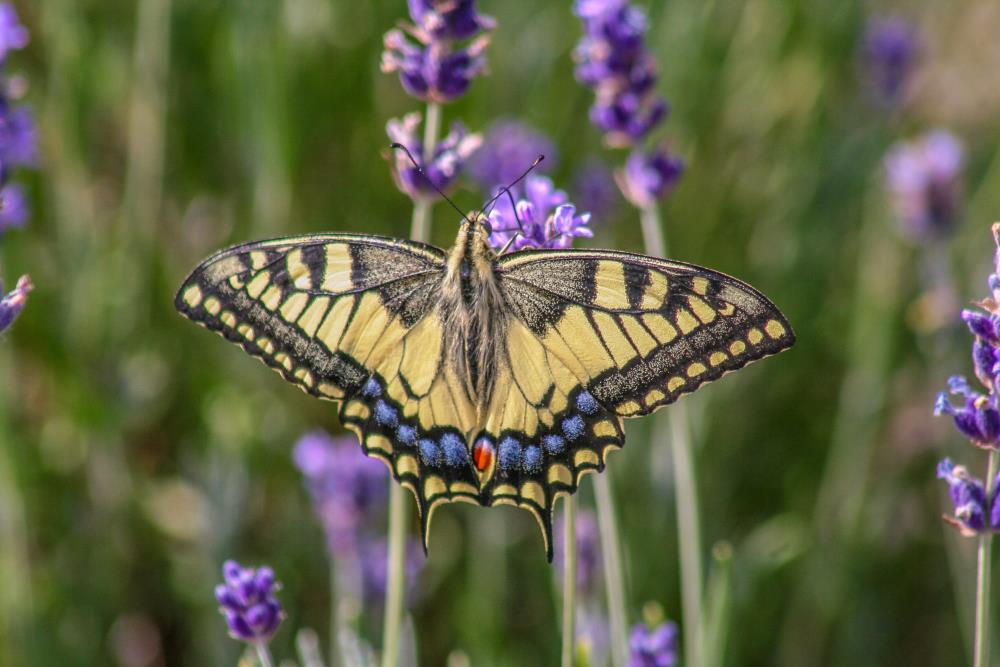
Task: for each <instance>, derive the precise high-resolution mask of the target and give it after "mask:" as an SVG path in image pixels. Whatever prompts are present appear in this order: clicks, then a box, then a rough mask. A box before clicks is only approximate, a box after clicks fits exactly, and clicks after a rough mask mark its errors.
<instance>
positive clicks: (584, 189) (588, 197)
mask: <svg viewBox="0 0 1000 667" xmlns="http://www.w3.org/2000/svg"><path fill="white" fill-rule="evenodd" d="M572 192H573V199H574V200H575V201H576V202H577V203H579V205H580V208H582V209H584V210H586V211H590V212H591V213H592V214H593V216H594V217H595V218H597V219H598V220H606V219H607V218H609V217H611V216H612V215H613V213H614V212H615V210H616V209H617V208H618V207H619V206H620V205H621V202H622V197H621V192H620V191H619V190H618V188H617V187H616V186H615V175H614V172H613V171H611V169H610V168H609V167H607V166H605V165H604V164H601V163H600V162H590V163H588V164H584V165H583V166H582V167H580V169H579V170H577V172H576V174H575V175H574V176H573V187H572Z"/></svg>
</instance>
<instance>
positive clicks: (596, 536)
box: [555, 510, 601, 593]
mask: <svg viewBox="0 0 1000 667" xmlns="http://www.w3.org/2000/svg"><path fill="white" fill-rule="evenodd" d="M564 521H565V519H564V517H563V515H561V514H560V515H559V519H558V524H557V526H556V533H555V534H556V537H555V540H556V543H555V551H556V553H557V556H556V558H555V562H556V568H557V569H558V570H559V581H560V582H562V580H563V576H562V568H563V567H564V566H565V561H564V559H563V558H562V557H561V556H560V555H559V554H562V553H563V552H564V550H565V548H566V531H565V529H564V525H565V524H564ZM600 572H601V540H600V533H599V531H598V527H597V517H596V516H595V515H594V513H593V512H591V511H589V510H581V511H580V512H579V514H578V515H577V517H576V585H577V588H579V589H580V590H581V591H583V592H584V593H590V592H593V591H594V590H595V584H596V582H597V578H598V576H599V575H600Z"/></svg>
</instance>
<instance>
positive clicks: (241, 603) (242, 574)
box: [215, 560, 284, 643]
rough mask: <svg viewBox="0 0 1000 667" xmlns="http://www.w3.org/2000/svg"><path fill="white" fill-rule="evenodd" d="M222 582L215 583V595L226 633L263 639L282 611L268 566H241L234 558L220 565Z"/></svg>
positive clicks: (251, 639)
mask: <svg viewBox="0 0 1000 667" xmlns="http://www.w3.org/2000/svg"><path fill="white" fill-rule="evenodd" d="M222 574H223V577H224V579H225V582H224V583H222V584H219V585H218V586H216V587H215V599H216V600H218V602H219V604H220V605H222V607H221V609H220V611H221V612H222V614H223V615H224V616H225V617H226V623H227V624H228V625H229V635H230V636H231V637H232V638H233V639H239V640H242V641H245V642H252V643H259V642H267V641H268V640H270V639H271V637H273V636H274V633H275V632H276V631H277V630H278V626H279V625H281V619H282V618H283V617H284V614H283V613H282V611H281V603H280V602H278V599H277V598H276V597H275V595H274V593H275V592H276V591H277V590H278V589H279V588H280V587H281V586H280V584H278V583H277V582H276V581H275V580H274V571H273V570H272V569H271V568H269V567H260V568H256V569H254V568H244V567H242V566H241V565H240V564H239V563H237V562H236V561H234V560H227V561H226V562H225V564H224V565H223V566H222Z"/></svg>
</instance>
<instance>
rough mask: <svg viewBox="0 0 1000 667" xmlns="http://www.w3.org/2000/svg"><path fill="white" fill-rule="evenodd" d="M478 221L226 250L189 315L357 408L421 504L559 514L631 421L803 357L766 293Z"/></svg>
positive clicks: (204, 275) (361, 433)
mask: <svg viewBox="0 0 1000 667" xmlns="http://www.w3.org/2000/svg"><path fill="white" fill-rule="evenodd" d="M484 220H485V219H484V218H482V217H481V216H480V217H479V218H477V219H475V220H466V221H464V222H463V223H462V226H461V228H460V230H459V234H458V239H457V241H456V243H455V246H454V247H453V248H452V249H451V250H450V251H449V252H447V253H446V252H445V251H443V250H441V249H439V248H436V247H433V246H430V245H426V244H422V243H416V242H412V241H403V240H398V239H390V238H385V237H379V236H371V235H362V234H320V235H314V236H302V237H294V238H286V239H276V240H273V241H262V242H257V243H249V244H245V245H240V246H236V247H233V248H230V249H228V250H223V251H221V252H219V253H217V254H216V255H214V256H212V257H210V258H209V259H207V260H205V261H204V262H202V264H201V265H199V266H198V267H197V268H196V269H195V270H194V272H192V274H191V275H190V276H189V277H188V278H187V280H185V282H184V284H183V285H182V286H181V288H180V290H179V291H178V294H177V299H176V305H177V308H178V309H179V310H180V312H181V313H183V314H184V315H185V316H187V317H189V318H190V319H192V320H194V321H196V322H198V323H200V324H203V325H204V326H206V327H208V328H210V329H213V330H215V331H217V332H219V333H220V334H221V335H223V336H224V337H225V338H227V339H229V340H230V341H233V342H235V343H238V344H240V345H242V346H243V348H244V349H245V350H246V351H247V352H250V353H251V354H253V355H255V356H258V357H260V358H261V359H262V360H263V361H264V362H265V363H267V364H268V365H269V366H271V367H272V368H274V369H275V370H276V371H278V372H279V373H281V375H282V376H283V377H284V378H285V379H287V380H288V381H290V382H293V383H295V384H297V385H299V386H300V387H301V388H302V389H303V390H305V391H306V392H308V393H310V394H312V395H313V396H317V397H319V398H324V399H329V400H333V401H338V402H340V403H341V407H340V418H341V421H342V422H343V423H344V425H345V426H346V427H347V428H349V429H351V430H352V431H354V432H355V433H356V434H357V435H358V438H359V439H360V441H361V443H362V446H363V448H364V450H365V452H366V453H367V454H368V455H370V456H374V457H377V458H379V459H381V460H382V461H384V462H385V463H386V465H388V467H389V469H390V470H391V472H392V475H393V476H394V477H395V478H396V480H397V481H399V483H401V484H402V485H404V486H405V487H407V488H409V489H410V490H411V491H412V492H413V494H414V496H415V497H416V500H417V505H418V508H419V511H420V517H421V527H422V531H423V537H424V544H425V546H426V543H427V535H428V530H429V525H430V520H431V516H432V514H433V511H434V509H435V508H436V507H437V506H438V505H439V504H441V503H445V502H450V501H457V500H465V501H468V502H472V503H477V504H481V505H487V506H488V505H496V504H511V505H516V506H519V507H523V508H525V509H528V510H529V511H531V512H532V514H533V515H534V516H535V518H536V519H537V520H538V522H539V525H540V526H541V528H542V533H543V536H544V539H545V547H546V552H547V554H548V556H549V558H550V559H551V556H552V509H553V506H554V503H555V500H556V498H557V497H558V496H559V495H561V494H564V493H565V494H568V493H574V492H575V491H576V489H577V488H578V486H579V483H580V479H581V477H582V476H583V475H584V474H586V473H588V472H591V471H595V470H596V471H601V470H603V469H604V465H605V461H606V460H607V456H608V454H609V452H610V451H612V450H615V449H619V448H621V447H622V446H623V444H624V431H623V428H622V420H623V418H625V417H637V416H641V415H645V414H649V413H650V412H653V411H654V410H656V409H658V408H659V407H662V406H664V405H667V404H669V403H672V402H673V401H675V400H677V398H678V397H680V396H681V395H682V394H685V393H689V392H691V391H694V390H695V389H697V388H698V387H699V386H700V385H702V384H703V383H705V382H708V381H711V380H714V379H716V378H718V377H720V376H722V375H723V374H724V373H726V372H728V371H732V370H736V369H738V368H741V367H743V366H745V365H746V364H747V363H749V362H751V361H754V360H756V359H760V358H762V357H764V356H767V355H770V354H774V353H777V352H780V351H781V350H784V349H786V348H788V347H789V346H791V344H792V343H793V342H794V335H793V333H792V329H791V326H790V325H789V324H788V322H787V321H786V319H785V317H784V316H783V315H782V314H781V312H780V311H779V310H778V309H777V307H775V305H774V304H773V303H771V301H769V300H768V299H767V298H766V297H765V296H763V295H762V294H761V293H760V292H758V291H757V290H755V289H754V288H752V287H750V286H749V285H747V284H745V283H743V282H740V281H739V280H736V279H734V278H731V277H729V276H726V275H723V274H720V273H717V272H715V271H711V270H709V269H704V268H701V267H698V266H694V265H691V264H684V263H681V262H673V261H668V260H663V259H657V258H654V257H648V256H644V255H637V254H631V253H626V252H617V251H611V250H525V251H520V252H515V253H511V254H507V255H498V254H497V253H496V252H495V251H494V250H493V248H492V247H491V246H490V244H489V241H488V237H489V232H488V228H487V227H486V225H485V221H484Z"/></svg>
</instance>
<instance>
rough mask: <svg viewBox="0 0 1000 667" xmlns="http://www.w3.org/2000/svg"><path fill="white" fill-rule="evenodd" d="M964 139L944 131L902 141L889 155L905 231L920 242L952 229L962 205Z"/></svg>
mask: <svg viewBox="0 0 1000 667" xmlns="http://www.w3.org/2000/svg"><path fill="white" fill-rule="evenodd" d="M964 166H965V152H964V150H963V148H962V144H961V142H960V141H959V140H958V139H956V138H955V137H954V136H953V135H952V134H950V133H948V132H945V131H943V130H938V131H936V132H931V133H930V134H926V135H924V136H922V137H919V138H917V139H916V140H914V141H910V142H905V143H899V144H897V145H896V146H894V147H893V148H892V149H891V150H890V151H889V153H888V154H887V155H886V158H885V170H886V175H887V177H888V182H889V190H890V191H891V193H892V196H893V204H894V206H895V209H896V216H897V217H898V218H899V222H900V225H901V228H902V230H903V232H904V233H905V234H906V235H907V236H909V237H911V238H912V239H914V240H916V241H924V240H928V239H932V238H939V237H941V236H944V235H945V234H947V233H948V232H950V231H951V230H952V229H953V228H954V226H955V223H956V222H957V220H958V214H959V210H960V208H961V199H962V197H961V194H962V188H961V175H962V169H963V167H964Z"/></svg>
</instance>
